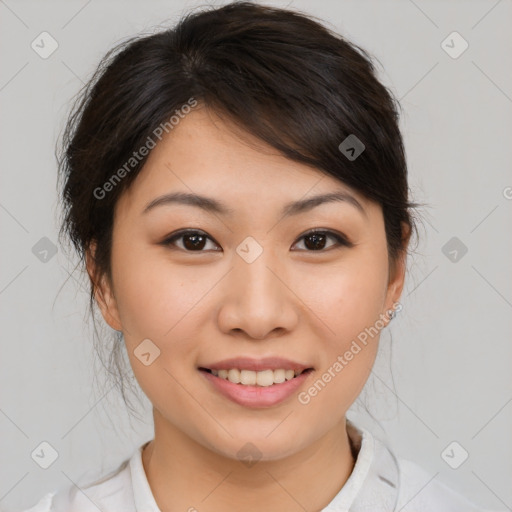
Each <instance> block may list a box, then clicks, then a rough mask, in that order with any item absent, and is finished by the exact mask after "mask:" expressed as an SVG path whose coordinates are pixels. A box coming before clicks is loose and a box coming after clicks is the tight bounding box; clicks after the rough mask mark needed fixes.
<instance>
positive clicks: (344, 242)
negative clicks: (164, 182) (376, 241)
mask: <svg viewBox="0 0 512 512" xmlns="http://www.w3.org/2000/svg"><path fill="white" fill-rule="evenodd" d="M316 234H322V235H327V236H328V237H331V238H334V239H335V240H336V242H337V243H336V244H334V245H331V246H330V247H328V248H327V249H319V250H317V251H315V250H308V249H301V251H303V252H311V253H314V252H326V251H329V250H331V249H332V248H333V247H334V248H336V247H338V248H339V247H343V246H345V247H352V246H353V245H354V244H353V243H351V242H350V241H349V240H348V239H347V238H346V237H345V236H344V235H342V234H341V233H337V232H335V231H331V230H327V229H318V228H316V229H312V230H310V231H308V232H307V233H304V234H303V235H301V236H300V237H299V238H298V240H297V242H298V241H300V240H302V239H303V238H306V237H308V236H311V235H316ZM187 235H201V236H204V237H206V238H208V239H209V240H210V241H212V242H214V243H215V244H216V245H219V244H217V242H215V241H214V240H213V239H212V238H211V237H210V236H208V235H207V234H206V233H205V232H204V231H200V230H196V229H187V230H184V231H179V232H177V233H174V234H173V235H171V236H170V237H168V238H166V239H165V240H164V241H163V242H162V245H164V246H166V247H169V246H172V245H174V242H175V241H176V240H178V239H180V238H183V237H185V236H187ZM297 242H295V243H294V244H293V245H295V244H296V243H297ZM170 248H173V247H170ZM174 248H176V249H179V250H181V251H184V252H190V253H194V252H197V253H201V252H208V251H205V250H198V251H189V250H187V249H182V248H181V247H176V246H175V247H174Z"/></svg>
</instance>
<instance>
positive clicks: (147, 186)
mask: <svg viewBox="0 0 512 512" xmlns="http://www.w3.org/2000/svg"><path fill="white" fill-rule="evenodd" d="M172 191H180V192H183V193H189V194H198V195H205V196H209V197H212V196H213V197H217V198H220V199H222V202H223V203H227V204H238V205H241V204H243V203H251V204H253V205H255V206H257V207H261V206H262V205H270V204H272V203H276V204H277V203H279V204H280V205H282V204H284V203H288V202H290V201H293V200H297V199H300V198H305V197H308V196H311V195H317V194H321V193H324V194H325V193H332V192H344V193H347V194H349V195H351V196H353V197H354V198H355V199H356V200H357V201H358V202H359V203H360V204H361V205H362V206H363V207H364V208H365V209H371V208H372V204H371V202H370V201H369V200H368V199H367V198H365V197H364V196H363V195H362V194H360V193H358V192H357V191H355V190H354V189H352V188H351V187H348V186H347V185H345V184H344V183H342V182H341V181H340V180H337V179H335V178H334V177H332V176H329V175H327V174H326V173H323V172H321V171H320V170H318V169H316V168H313V167H311V166H308V165H306V164H303V163H300V162H295V161H292V160H290V159H288V158H285V157H284V156H283V155H282V154H280V153H279V152H278V151H277V150H276V149H275V148H273V147H271V146H269V145H267V144H265V143H264V142H262V141H260V140H259V139H257V138H255V137H254V136H252V135H251V134H249V133H248V132H246V131H244V130H243V129H241V128H240V127H238V126H237V125H236V124H234V123H232V122H231V121H229V120H227V119H222V118H220V117H219V116H218V115H217V114H216V113H215V112H213V111H212V110H210V109H207V108H198V109H195V110H193V111H191V112H190V113H189V114H187V115H186V116H184V118H182V119H181V120H180V121H179V123H178V124H177V125H175V126H174V128H173V129H172V130H171V131H169V133H167V134H165V135H164V136H163V137H162V140H161V141H160V142H158V144H157V145H156V147H155V148H154V149H153V150H152V151H151V153H150V154H149V156H148V159H147V161H146V163H145V165H144V167H143V169H142V170H141V171H140V173H139V175H138V176H137V178H136V179H135V180H134V182H133V183H132V184H131V186H130V188H129V189H128V190H127V191H126V192H125V194H123V196H122V197H121V198H120V201H119V202H120V203H124V205H121V207H123V208H125V207H127V205H130V207H137V208H139V209H144V206H145V205H147V202H148V201H149V200H151V199H154V198H155V197H157V196H159V195H161V194H164V193H169V192H172Z"/></svg>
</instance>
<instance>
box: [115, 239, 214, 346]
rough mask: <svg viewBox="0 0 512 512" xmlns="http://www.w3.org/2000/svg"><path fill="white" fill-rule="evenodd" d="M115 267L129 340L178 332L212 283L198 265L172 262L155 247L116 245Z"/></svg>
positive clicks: (124, 327)
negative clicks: (117, 246)
mask: <svg viewBox="0 0 512 512" xmlns="http://www.w3.org/2000/svg"><path fill="white" fill-rule="evenodd" d="M162 250H163V251H164V250H165V249H162ZM112 267H113V280H114V285H115V290H116V302H117V305H118V310H119V315H120V317H121V323H122V325H123V330H124V331H125V339H126V341H127V342H130V343H136V342H137V340H138V341H139V342H140V340H142V339H144V338H150V339H155V340H159V341H160V342H162V341H163V340H164V338H165V339H166V340H171V339H172V338H173V337H175V336H177V335H178V333H179V332H180V327H182V325H184V324H185V323H186V320H187V318H188V317H187V315H189V314H191V311H192V310H193V309H194V306H195V305H196V304H197V303H198V302H199V301H200V299H201V298H202V297H203V296H204V295H205V294H206V293H207V291H208V289H209V288H210V287H211V284H208V282H209V281H208V279H206V278H202V277H201V272H198V271H197V267H194V266H190V267H184V266H180V267H178V266H175V265H172V263H171V262H170V260H169V259H166V258H165V253H162V252H161V251H160V250H158V249H155V248H151V250H147V248H143V247H141V248H140V249H138V248H136V247H134V248H132V249H131V250H130V251H129V252H126V253H122V252H121V251H120V250H118V249H117V248H116V247H115V245H114V247H113V251H112ZM184 320H185V321H184Z"/></svg>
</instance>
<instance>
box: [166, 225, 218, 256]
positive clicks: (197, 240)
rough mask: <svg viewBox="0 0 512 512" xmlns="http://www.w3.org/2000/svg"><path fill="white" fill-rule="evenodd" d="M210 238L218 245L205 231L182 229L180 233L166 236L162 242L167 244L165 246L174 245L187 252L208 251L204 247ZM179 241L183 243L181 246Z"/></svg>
mask: <svg viewBox="0 0 512 512" xmlns="http://www.w3.org/2000/svg"><path fill="white" fill-rule="evenodd" d="M208 240H209V241H211V242H213V244H214V245H215V246H217V247H218V245H217V243H215V242H214V241H213V240H212V238H210V237H209V236H208V235H207V234H206V233H204V232H203V231H198V230H193V229H189V230H186V231H180V232H178V233H175V234H173V235H172V236H170V237H169V238H166V239H165V240H164V241H163V242H162V245H165V246H172V245H174V246H176V247H178V248H179V249H182V250H184V251H187V252H206V251H204V250H203V249H204V248H205V245H207V242H208ZM177 241H182V242H183V244H182V245H181V246H180V245H178V244H176V242H177ZM214 250H215V249H214ZM221 250H222V249H221Z"/></svg>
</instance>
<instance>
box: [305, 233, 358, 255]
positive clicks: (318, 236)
mask: <svg viewBox="0 0 512 512" xmlns="http://www.w3.org/2000/svg"><path fill="white" fill-rule="evenodd" d="M329 238H331V239H333V240H335V243H334V244H331V245H330V246H328V247H327V248H328V249H329V248H332V247H336V246H346V247H352V246H353V244H352V243H351V242H349V241H348V240H347V238H346V237H345V236H344V235H342V234H341V233H335V232H334V231H329V230H321V229H314V230H312V231H309V232H308V233H306V234H304V235H302V236H301V237H300V238H299V240H303V239H304V240H305V242H304V245H305V247H306V248H307V249H309V250H308V251H307V252H313V251H323V250H325V249H326V247H325V245H326V240H327V239H329Z"/></svg>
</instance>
